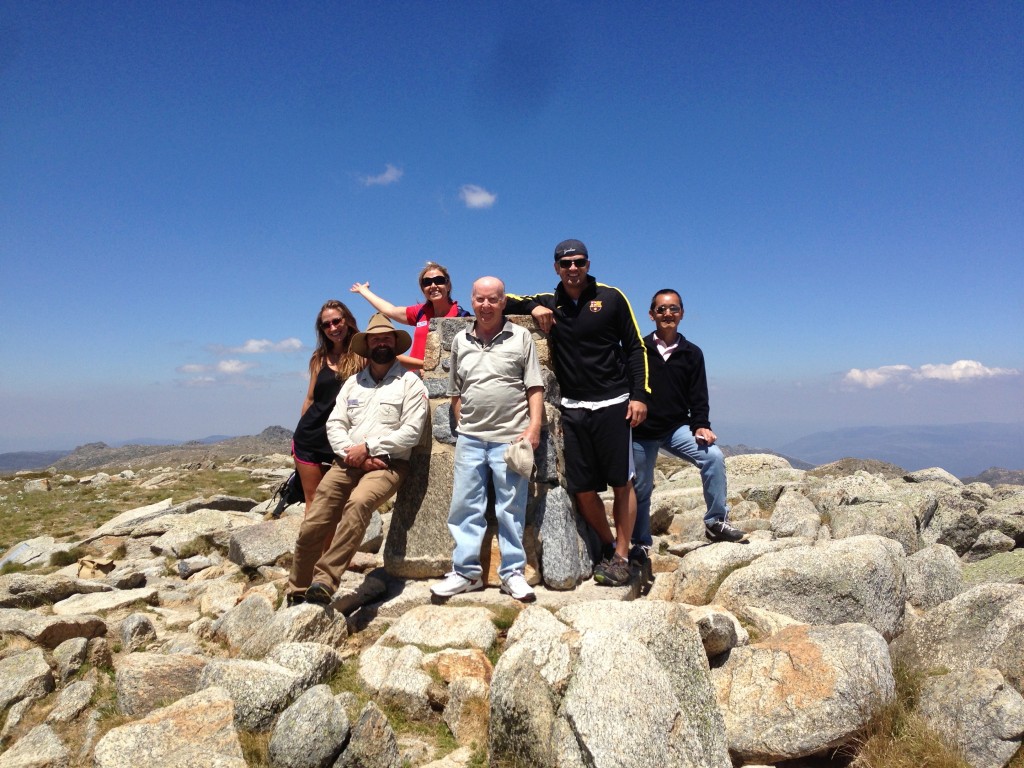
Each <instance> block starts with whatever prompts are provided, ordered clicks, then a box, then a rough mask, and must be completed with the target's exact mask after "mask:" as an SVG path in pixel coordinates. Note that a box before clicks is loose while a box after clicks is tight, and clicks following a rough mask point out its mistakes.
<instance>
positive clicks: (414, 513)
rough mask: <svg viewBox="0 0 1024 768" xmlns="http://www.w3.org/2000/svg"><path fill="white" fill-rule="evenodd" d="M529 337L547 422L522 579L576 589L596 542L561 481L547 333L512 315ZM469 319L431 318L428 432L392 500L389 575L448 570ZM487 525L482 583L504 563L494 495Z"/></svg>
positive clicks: (427, 575) (426, 366) (491, 580)
mask: <svg viewBox="0 0 1024 768" xmlns="http://www.w3.org/2000/svg"><path fill="white" fill-rule="evenodd" d="M509 319H510V320H511V321H512V322H513V323H515V324H517V325H520V326H522V327H524V328H526V329H527V330H529V331H530V332H531V333H532V334H533V339H534V342H536V344H537V357H538V360H539V361H540V365H541V370H542V373H543V376H544V422H545V423H544V427H543V430H542V432H541V443H540V446H539V447H538V448H537V450H536V451H535V452H534V465H535V470H534V475H533V478H532V481H531V483H530V498H529V501H528V503H527V507H526V531H525V535H524V542H525V544H526V553H527V569H526V577H527V580H528V581H529V582H530V583H531V584H533V585H536V584H539V583H541V582H543V584H544V586H545V587H548V588H549V589H558V590H566V589H573V588H574V587H576V586H577V585H578V584H579V583H580V582H582V581H584V580H586V579H588V578H589V577H590V575H591V573H592V571H593V563H594V555H595V553H596V552H597V544H598V542H597V539H596V537H595V536H594V534H593V533H592V532H591V531H590V530H589V529H588V528H587V526H586V524H585V523H583V522H582V521H580V520H579V518H578V516H577V515H576V513H575V511H574V510H573V505H572V502H571V500H570V498H569V495H568V494H567V493H566V491H565V489H564V486H563V485H561V484H560V479H561V477H560V473H559V467H560V466H561V464H562V462H561V451H562V436H561V416H560V414H559V411H558V407H557V403H558V400H559V397H560V395H559V390H558V382H557V381H556V380H555V375H554V373H553V371H552V370H551V355H550V351H549V349H548V338H547V335H546V334H544V333H543V332H541V331H540V330H539V329H538V328H537V325H536V323H535V322H534V320H533V318H532V317H529V316H513V317H510V318H509ZM472 322H473V319H472V318H435V319H433V320H431V321H430V334H429V336H428V337H427V347H426V352H425V356H424V360H423V382H424V384H426V385H427V392H428V394H429V396H430V421H431V424H430V429H428V430H425V432H424V436H423V440H422V441H421V443H420V445H419V446H418V447H417V449H416V450H415V451H414V452H413V456H412V460H411V468H410V472H409V475H408V477H407V478H406V481H405V483H404V484H403V485H402V487H401V488H400V489H399V492H398V496H397V498H396V500H395V508H394V514H393V515H392V520H391V528H390V531H389V534H388V538H387V542H386V544H385V546H384V567H385V568H386V569H387V571H388V573H390V574H391V575H392V576H396V577H399V578H411V579H432V578H437V577H440V576H443V575H444V574H445V573H446V572H447V571H448V570H450V568H451V557H452V548H453V546H454V540H453V539H452V537H451V534H450V533H449V531H448V507H449V504H450V503H451V498H452V476H453V472H454V466H455V464H454V462H455V441H456V437H457V435H456V433H455V430H454V420H453V415H452V410H451V402H450V398H449V397H448V375H449V371H450V358H451V349H452V339H454V338H455V334H456V333H459V332H461V331H463V330H464V329H465V328H467V327H468V326H470V325H471V324H472ZM487 520H488V529H487V536H486V538H485V541H484V547H483V551H482V552H481V563H482V564H483V566H484V572H485V574H486V583H487V584H490V585H495V584H497V583H498V576H497V570H498V566H499V565H500V562H501V557H500V553H499V552H498V543H497V536H496V533H497V526H496V523H495V519H494V507H493V494H492V501H491V502H490V503H489V504H488V510H487Z"/></svg>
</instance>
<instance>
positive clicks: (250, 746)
mask: <svg viewBox="0 0 1024 768" xmlns="http://www.w3.org/2000/svg"><path fill="white" fill-rule="evenodd" d="M238 740H239V742H241V744H242V757H244V758H245V762H246V765H248V766H249V768H270V733H269V732H267V733H258V732H256V731H239V732H238Z"/></svg>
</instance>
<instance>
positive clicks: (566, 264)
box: [558, 258, 589, 269]
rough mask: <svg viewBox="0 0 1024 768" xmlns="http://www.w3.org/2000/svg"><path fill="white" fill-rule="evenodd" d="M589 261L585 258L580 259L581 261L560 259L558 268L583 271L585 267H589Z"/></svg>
mask: <svg viewBox="0 0 1024 768" xmlns="http://www.w3.org/2000/svg"><path fill="white" fill-rule="evenodd" d="M588 261H589V259H584V258H579V259H559V260H558V268H559V269H571V268H572V267H576V268H577V269H583V268H584V267H585V266H587V262H588Z"/></svg>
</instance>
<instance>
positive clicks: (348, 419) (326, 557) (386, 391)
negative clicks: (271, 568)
mask: <svg viewBox="0 0 1024 768" xmlns="http://www.w3.org/2000/svg"><path fill="white" fill-rule="evenodd" d="M411 344H412V339H411V338H410V337H409V334H408V333H406V332H405V331H401V330H395V327H394V326H393V325H392V324H391V321H390V320H389V319H388V318H387V316H385V315H383V314H376V315H374V316H373V317H372V318H370V323H369V325H368V326H367V327H366V331H365V332H363V333H357V334H356V335H355V336H353V337H352V344H351V349H352V351H353V352H355V353H356V354H357V355H362V356H363V357H366V358H368V359H369V364H368V365H367V366H366V367H365V368H364V369H363V370H361V371H360V372H359V373H358V374H356V375H355V376H350V377H349V378H348V379H347V380H346V381H345V383H344V384H343V385H342V387H341V391H340V392H339V393H338V400H337V403H336V404H335V406H334V410H333V411H332V412H331V415H330V417H329V418H328V419H327V439H328V440H329V441H330V443H331V448H332V449H333V451H334V454H335V458H334V465H333V466H332V467H331V468H330V469H329V470H328V471H327V474H326V475H324V478H323V480H321V481H320V485H319V486H318V487H317V489H316V497H315V498H314V499H313V503H312V504H311V505H310V508H309V511H308V512H307V513H306V517H305V519H304V520H303V521H302V526H301V527H300V528H299V538H298V540H297V541H296V543H295V558H294V560H293V561H292V572H291V576H290V577H289V579H288V590H287V595H286V598H287V602H288V605H295V604H297V603H302V602H308V603H319V604H322V605H328V604H330V603H331V601H332V600H333V597H334V593H335V591H336V590H337V589H338V585H339V584H340V582H341V576H342V574H344V572H345V569H346V568H348V566H349V563H350V562H352V558H353V556H355V553H356V550H357V549H358V548H359V544H360V543H361V542H362V540H363V535H364V534H365V533H366V527H367V526H368V525H369V524H370V517H371V515H372V514H373V511H374V510H375V509H377V508H378V507H380V506H381V505H382V504H383V503H384V502H385V501H387V500H388V499H389V498H391V497H392V496H394V495H395V493H396V492H397V490H398V486H399V485H400V484H401V482H402V480H403V479H404V478H405V476H406V475H407V474H408V471H409V456H410V454H411V453H412V449H413V447H415V446H416V445H417V444H418V443H419V441H420V435H422V433H423V429H424V427H425V426H426V422H427V414H428V412H429V408H428V405H427V388H426V387H425V386H424V384H423V382H422V381H421V380H420V377H419V376H417V375H416V374H415V373H412V372H410V371H408V370H406V368H405V367H404V366H403V365H402V364H401V363H399V362H398V361H397V360H396V359H395V358H396V357H397V356H398V355H400V354H402V353H404V352H405V351H407V350H408V349H409V347H410V346H411ZM332 531H333V532H334V537H333V539H332V540H331V546H330V548H329V549H328V550H327V551H326V552H323V554H321V551H322V549H323V542H324V539H325V538H326V537H327V536H328V534H329V533H330V532H332Z"/></svg>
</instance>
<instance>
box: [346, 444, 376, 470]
mask: <svg viewBox="0 0 1024 768" xmlns="http://www.w3.org/2000/svg"><path fill="white" fill-rule="evenodd" d="M368 458H370V451H369V449H368V448H367V447H366V443H359V444H357V445H352V446H349V447H348V449H346V451H345V463H346V464H347V465H348V466H350V467H355V468H357V469H358V468H360V467H362V466H363V462H364V461H366V460H367V459H368Z"/></svg>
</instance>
